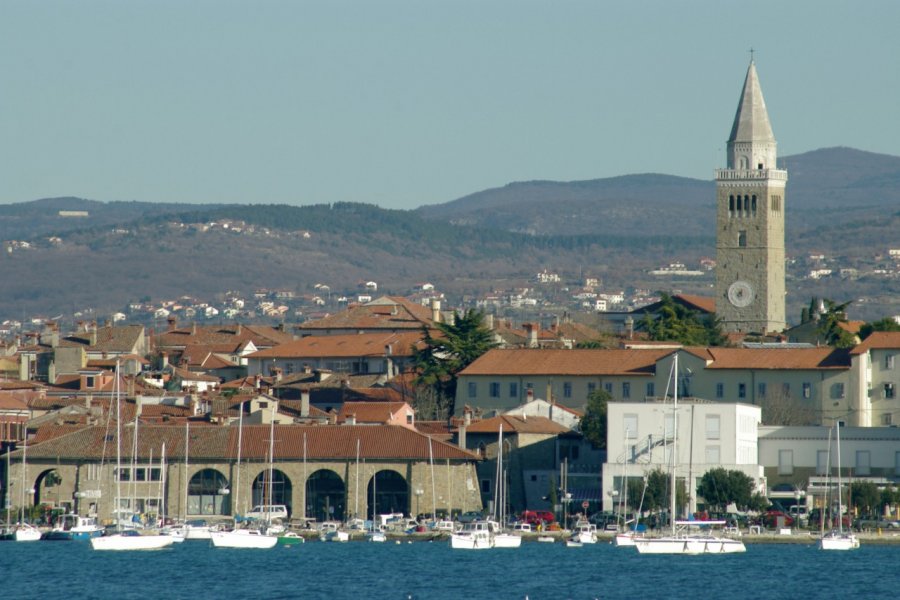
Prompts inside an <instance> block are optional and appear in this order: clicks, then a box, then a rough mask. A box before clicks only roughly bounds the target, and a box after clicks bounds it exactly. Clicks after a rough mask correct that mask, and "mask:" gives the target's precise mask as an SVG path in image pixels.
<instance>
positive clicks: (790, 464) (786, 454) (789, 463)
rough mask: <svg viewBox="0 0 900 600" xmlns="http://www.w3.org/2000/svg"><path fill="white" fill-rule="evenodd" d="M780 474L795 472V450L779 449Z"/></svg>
mask: <svg viewBox="0 0 900 600" xmlns="http://www.w3.org/2000/svg"><path fill="white" fill-rule="evenodd" d="M778 474H779V475H793V474H794V451H793V450H779V451H778Z"/></svg>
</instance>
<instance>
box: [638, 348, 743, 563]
mask: <svg viewBox="0 0 900 600" xmlns="http://www.w3.org/2000/svg"><path fill="white" fill-rule="evenodd" d="M669 381H670V382H673V383H674V385H673V390H674V393H673V394H672V471H671V476H670V477H671V479H670V486H669V487H670V488H671V491H670V498H669V503H670V506H669V511H670V512H669V521H670V522H671V524H672V525H671V531H670V533H669V534H668V535H665V536H661V537H644V538H641V539H635V540H634V546H635V548H637V551H638V553H640V554H725V553H733V552H745V551H746V550H747V548H746V547H745V546H744V542H742V541H741V540H736V539H732V538H725V537H718V536H715V535H712V533H711V532H710V530H709V528H710V527H713V526H719V527H722V526H724V525H725V521H724V520H722V521H679V520H676V519H675V514H676V510H677V508H676V502H675V500H676V482H677V478H676V472H675V467H676V465H677V463H678V452H677V449H678V445H677V444H678V353H677V352H676V353H675V355H674V357H673V359H672V371H671V372H670V373H669ZM692 528H694V529H692ZM696 528H702V529H701V530H700V531H697V530H696Z"/></svg>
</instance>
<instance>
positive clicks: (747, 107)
mask: <svg viewBox="0 0 900 600" xmlns="http://www.w3.org/2000/svg"><path fill="white" fill-rule="evenodd" d="M776 156H777V153H776V142H775V136H774V135H773V134H772V126H771V125H770V124H769V115H768V113H767V112H766V103H765V100H763V95H762V90H761V88H760V86H759V78H758V77H757V74H756V65H755V64H754V62H753V60H752V59H751V61H750V67H749V68H748V69H747V77H746V79H745V80H744V89H743V91H742V92H741V98H740V101H739V102H738V107H737V113H736V114H735V116H734V125H733V126H732V128H731V136H730V137H729V138H728V147H727V157H726V158H727V165H728V166H727V168H725V169H717V170H716V316H717V317H718V318H719V319H720V320H721V322H722V325H723V327H724V329H725V331H728V332H741V333H761V334H764V333H770V332H781V331H782V330H783V329H784V327H785V308H784V305H785V283H784V210H785V196H784V192H785V186H786V184H787V171H785V170H781V169H778V168H776V162H775V161H776Z"/></svg>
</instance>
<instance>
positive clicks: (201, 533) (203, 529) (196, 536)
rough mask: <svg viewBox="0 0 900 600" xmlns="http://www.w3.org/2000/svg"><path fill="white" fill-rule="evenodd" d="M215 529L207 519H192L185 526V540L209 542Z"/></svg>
mask: <svg viewBox="0 0 900 600" xmlns="http://www.w3.org/2000/svg"><path fill="white" fill-rule="evenodd" d="M214 529H215V527H213V526H212V525H210V524H209V523H207V522H206V520H205V519H191V520H190V521H187V522H186V523H185V524H184V526H183V531H184V539H186V540H208V539H211V538H212V532H213V530H214Z"/></svg>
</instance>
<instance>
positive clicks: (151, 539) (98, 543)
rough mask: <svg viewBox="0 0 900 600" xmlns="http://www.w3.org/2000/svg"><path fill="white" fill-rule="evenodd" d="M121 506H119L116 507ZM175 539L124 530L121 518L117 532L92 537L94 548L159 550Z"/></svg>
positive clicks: (119, 412)
mask: <svg viewBox="0 0 900 600" xmlns="http://www.w3.org/2000/svg"><path fill="white" fill-rule="evenodd" d="M115 390H116V391H115V396H116V472H115V473H116V475H115V476H116V504H118V503H119V498H121V496H122V477H121V473H122V407H121V404H122V403H121V398H120V397H119V396H120V386H119V363H118V361H117V362H116V382H115ZM137 419H138V417H137V416H135V432H134V436H135V444H134V448H135V450H133V454H132V464H133V461H134V460H135V455H136V453H137V452H136V448H137V425H136V423H137ZM116 508H117V509H118V508H119V507H118V506H117V507H116ZM174 541H175V539H174V538H173V537H172V536H169V535H162V534H160V533H159V532H156V533H150V534H141V533H140V532H138V531H135V530H130V531H123V530H122V524H121V520H120V519H116V533H114V534H112V535H103V536H98V537H92V538H91V548H93V549H94V550H159V549H160V548H165V547H166V546H171V545H172V543H173V542H174Z"/></svg>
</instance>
